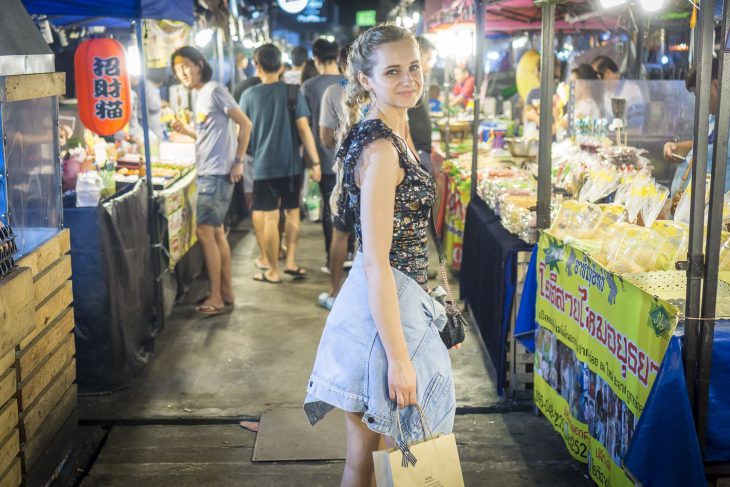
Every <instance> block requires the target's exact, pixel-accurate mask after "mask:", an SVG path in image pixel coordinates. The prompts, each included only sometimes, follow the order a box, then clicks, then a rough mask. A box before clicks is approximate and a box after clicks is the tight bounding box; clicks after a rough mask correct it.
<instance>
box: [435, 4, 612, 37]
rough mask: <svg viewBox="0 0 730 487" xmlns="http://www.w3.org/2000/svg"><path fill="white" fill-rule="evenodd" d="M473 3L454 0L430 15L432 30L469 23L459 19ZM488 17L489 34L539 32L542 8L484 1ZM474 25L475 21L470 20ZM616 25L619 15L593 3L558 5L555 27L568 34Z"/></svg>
mask: <svg viewBox="0 0 730 487" xmlns="http://www.w3.org/2000/svg"><path fill="white" fill-rule="evenodd" d="M472 4H473V0H454V1H453V2H452V3H451V4H450V5H447V6H445V7H444V8H442V9H441V10H439V11H437V12H436V13H435V14H433V15H432V16H431V19H432V22H431V23H430V28H431V30H439V28H448V27H450V26H451V25H453V24H458V23H461V22H464V21H465V20H466V21H467V22H468V21H469V20H467V19H464V18H460V17H462V16H463V15H465V16H468V15H470V13H471V12H472V10H471V9H470V8H469V7H470V6H471V5H472ZM483 4H485V6H486V11H487V16H486V19H485V31H486V32H490V33H491V32H505V33H511V32H515V31H525V30H540V28H541V25H542V24H541V21H542V8H541V7H536V6H535V2H534V0H492V1H484V2H483ZM470 20H471V21H472V23H473V19H470ZM616 23H617V17H616V13H615V12H614V13H607V12H602V11H601V10H597V9H596V7H595V5H594V4H593V2H591V1H586V0H582V1H581V0H579V1H573V2H565V3H560V4H558V5H557V15H556V22H555V28H556V29H558V30H562V31H565V32H572V31H579V30H580V31H583V30H612V29H615V27H616Z"/></svg>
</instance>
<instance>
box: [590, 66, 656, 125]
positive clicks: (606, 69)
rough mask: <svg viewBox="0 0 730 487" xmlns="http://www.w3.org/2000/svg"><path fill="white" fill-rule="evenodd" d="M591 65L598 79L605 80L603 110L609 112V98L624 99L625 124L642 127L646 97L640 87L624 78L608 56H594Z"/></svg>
mask: <svg viewBox="0 0 730 487" xmlns="http://www.w3.org/2000/svg"><path fill="white" fill-rule="evenodd" d="M591 67H592V68H593V69H594V70H595V71H596V74H597V75H598V79H600V80H603V81H605V82H606V88H605V91H604V95H603V105H604V108H603V109H604V112H605V113H606V114H610V113H611V98H624V99H626V115H625V116H626V124H627V127H628V128H642V127H643V126H644V113H645V111H646V99H645V97H644V95H643V93H642V92H641V88H640V87H639V85H638V84H637V83H635V82H632V81H629V80H626V79H624V78H623V77H622V76H621V73H620V71H619V67H618V64H616V63H615V62H614V60H613V59H611V58H610V57H608V56H596V57H595V58H594V59H593V61H591Z"/></svg>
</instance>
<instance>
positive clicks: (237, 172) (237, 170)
mask: <svg viewBox="0 0 730 487" xmlns="http://www.w3.org/2000/svg"><path fill="white" fill-rule="evenodd" d="M228 116H229V117H231V119H232V120H233V121H234V122H236V124H238V147H236V162H235V164H233V167H232V168H231V174H230V179H231V182H232V183H237V182H238V181H240V180H241V178H242V177H243V156H244V155H245V154H246V150H247V149H248V143H249V141H250V140H251V127H252V126H253V125H252V124H251V120H250V119H249V118H248V117H247V116H246V114H245V113H243V110H241V109H240V108H232V109H230V110H228Z"/></svg>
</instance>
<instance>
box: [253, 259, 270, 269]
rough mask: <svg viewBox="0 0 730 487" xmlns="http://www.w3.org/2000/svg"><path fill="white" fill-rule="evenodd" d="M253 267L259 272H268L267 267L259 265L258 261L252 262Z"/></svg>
mask: <svg viewBox="0 0 730 487" xmlns="http://www.w3.org/2000/svg"><path fill="white" fill-rule="evenodd" d="M253 265H255V266H256V268H257V269H258V270H260V271H268V270H269V266H267V265H263V264H262V263H261V261H260V260H259V259H255V260H254V261H253Z"/></svg>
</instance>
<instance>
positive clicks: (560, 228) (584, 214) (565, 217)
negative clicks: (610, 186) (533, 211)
mask: <svg viewBox="0 0 730 487" xmlns="http://www.w3.org/2000/svg"><path fill="white" fill-rule="evenodd" d="M601 216H603V212H602V211H601V209H600V208H599V207H598V205H594V204H593V203H587V202H584V201H575V200H566V201H564V202H563V204H562V205H561V206H560V210H558V214H557V216H556V217H555V219H554V220H553V224H552V226H551V227H550V232H551V233H552V234H553V235H555V236H556V237H558V238H560V239H564V238H566V237H568V236H571V237H574V238H578V239H582V238H593V236H594V234H595V229H596V226H597V225H598V223H599V221H600V220H601Z"/></svg>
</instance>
